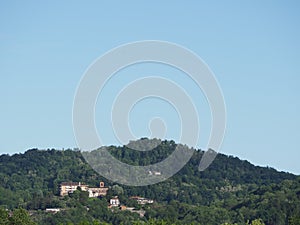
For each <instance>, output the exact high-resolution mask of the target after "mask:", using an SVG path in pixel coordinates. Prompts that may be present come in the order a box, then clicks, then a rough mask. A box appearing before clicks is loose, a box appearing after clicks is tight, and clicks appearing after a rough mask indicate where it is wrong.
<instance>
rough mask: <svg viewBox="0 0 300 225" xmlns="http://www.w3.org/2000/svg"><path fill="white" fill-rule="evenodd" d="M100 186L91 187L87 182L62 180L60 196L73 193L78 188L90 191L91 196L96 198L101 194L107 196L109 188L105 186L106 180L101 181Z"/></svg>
mask: <svg viewBox="0 0 300 225" xmlns="http://www.w3.org/2000/svg"><path fill="white" fill-rule="evenodd" d="M99 186H100V187H99V188H96V187H89V186H88V185H86V184H83V183H81V182H62V183H61V184H60V196H65V195H68V194H69V193H73V192H74V191H76V190H77V189H78V188H80V189H81V190H82V191H87V192H88V193H89V197H90V198H96V197H99V196H105V195H106V193H107V191H108V188H106V187H105V186H104V182H100V184H99Z"/></svg>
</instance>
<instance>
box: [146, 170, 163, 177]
mask: <svg viewBox="0 0 300 225" xmlns="http://www.w3.org/2000/svg"><path fill="white" fill-rule="evenodd" d="M148 173H149V175H155V176H160V175H161V172H159V171H151V170H149V171H148Z"/></svg>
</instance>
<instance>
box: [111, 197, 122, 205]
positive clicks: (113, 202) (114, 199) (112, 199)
mask: <svg viewBox="0 0 300 225" xmlns="http://www.w3.org/2000/svg"><path fill="white" fill-rule="evenodd" d="M119 205H120V200H119V198H118V196H115V197H113V198H111V199H110V200H109V207H117V206H119Z"/></svg>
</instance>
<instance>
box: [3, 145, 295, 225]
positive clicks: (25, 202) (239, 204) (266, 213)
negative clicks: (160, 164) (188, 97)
mask: <svg viewBox="0 0 300 225" xmlns="http://www.w3.org/2000/svg"><path fill="white" fill-rule="evenodd" d="M175 148H176V144H175V143H174V142H173V141H163V142H162V143H161V144H160V145H159V146H157V147H156V148H155V149H154V150H153V151H150V152H140V151H135V150H131V149H129V148H127V147H125V146H123V147H115V146H109V147H108V149H109V151H110V152H111V154H112V155H114V156H115V157H116V158H119V159H120V160H122V161H123V162H126V163H129V164H132V165H148V164H152V163H154V162H157V161H161V160H162V159H164V158H165V157H167V156H168V155H169V154H170V153H171V152H172V151H174V149H175ZM193 151H194V155H193V157H192V158H191V160H190V161H189V163H188V164H186V165H185V166H184V168H183V169H182V170H181V171H180V172H179V173H177V174H176V175H175V176H173V177H172V178H170V179H168V180H166V181H164V182H162V183H158V184H155V185H151V186H146V187H129V186H122V185H120V184H115V183H111V182H109V181H107V180H106V179H105V178H103V177H101V176H100V175H99V174H97V173H96V172H95V171H93V170H92V169H91V167H90V166H89V165H88V164H87V163H86V162H85V160H84V158H83V157H82V155H81V153H80V152H78V151H72V150H64V151H62V150H54V149H51V150H38V149H32V150H28V151H26V152H25V153H24V154H14V155H12V156H9V155H1V156H0V205H2V206H4V207H5V208H8V209H13V208H17V207H22V208H25V209H27V210H37V209H45V208H47V207H61V208H63V207H69V206H68V205H66V203H65V202H63V200H62V199H60V198H59V197H58V195H59V184H60V183H61V182H64V181H77V182H79V181H80V182H84V183H86V184H89V185H90V186H97V185H98V184H99V181H104V182H105V184H106V186H110V187H111V189H110V190H118V191H117V193H116V194H118V195H119V196H120V198H121V199H123V201H125V202H126V199H127V198H129V197H130V196H143V197H146V198H150V199H154V200H155V203H156V204H154V205H155V207H152V208H151V207H150V208H147V209H145V210H146V215H145V217H144V218H143V219H144V220H147V219H149V218H157V219H160V218H161V219H162V218H167V219H168V220H169V221H173V222H176V221H177V222H178V221H179V222H182V223H185V224H188V223H190V222H193V221H194V222H199V223H200V222H201V221H206V223H203V224H221V223H223V222H237V223H239V222H241V221H247V220H250V221H251V220H253V219H256V218H261V219H262V220H263V221H264V222H265V223H266V224H276V225H280V224H289V223H288V221H290V219H291V218H297V217H298V216H300V178H299V176H296V175H293V174H290V173H285V172H278V171H276V170H275V169H272V168H268V167H259V166H254V165H252V164H251V163H249V162H248V161H244V160H240V159H238V158H237V157H232V156H226V155H223V154H218V155H217V157H216V159H215V160H214V162H213V163H212V164H211V165H210V167H209V168H208V169H207V170H205V171H203V172H200V171H198V165H199V162H200V159H201V157H202V155H203V152H202V151H200V150H199V151H198V150H193ZM116 187H117V188H116ZM120 190H121V191H120ZM112 194H115V193H112ZM77 208H78V207H77ZM87 217H88V215H87ZM91 218H93V217H92V216H91ZM91 218H90V217H88V220H91ZM102 219H103V218H102ZM102 219H100V220H102ZM103 221H105V219H103ZM207 221H208V222H207ZM209 221H210V222H209ZM107 222H111V221H107ZM45 223H46V222H45ZM46 224H47V223H46ZM49 224H50V223H49ZM53 224H54V223H53Z"/></svg>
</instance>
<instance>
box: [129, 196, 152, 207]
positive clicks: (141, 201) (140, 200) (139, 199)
mask: <svg viewBox="0 0 300 225" xmlns="http://www.w3.org/2000/svg"><path fill="white" fill-rule="evenodd" d="M130 198H131V199H133V200H136V201H137V203H138V204H140V205H145V204H152V203H153V200H152V199H147V198H143V197H139V196H132V197H130Z"/></svg>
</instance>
